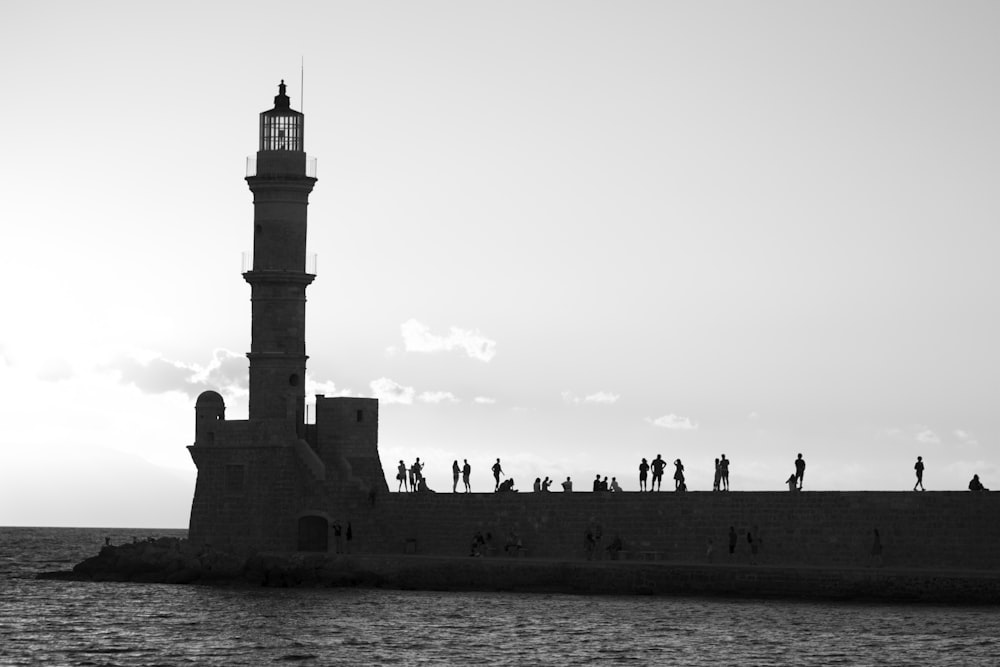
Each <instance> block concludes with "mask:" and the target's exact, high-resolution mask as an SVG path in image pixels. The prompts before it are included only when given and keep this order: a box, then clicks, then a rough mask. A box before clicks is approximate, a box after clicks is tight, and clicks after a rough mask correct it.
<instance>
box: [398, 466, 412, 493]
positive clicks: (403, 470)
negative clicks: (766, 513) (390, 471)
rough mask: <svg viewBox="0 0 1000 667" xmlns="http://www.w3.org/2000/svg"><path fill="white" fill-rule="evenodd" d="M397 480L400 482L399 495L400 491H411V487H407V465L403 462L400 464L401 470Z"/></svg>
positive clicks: (399, 469)
mask: <svg viewBox="0 0 1000 667" xmlns="http://www.w3.org/2000/svg"><path fill="white" fill-rule="evenodd" d="M396 479H398V480H399V488H397V489H396V492H397V493H398V492H399V491H409V490H410V489H409V487H408V486H406V464H405V463H403V462H402V461H400V462H399V468H398V472H397V473H396Z"/></svg>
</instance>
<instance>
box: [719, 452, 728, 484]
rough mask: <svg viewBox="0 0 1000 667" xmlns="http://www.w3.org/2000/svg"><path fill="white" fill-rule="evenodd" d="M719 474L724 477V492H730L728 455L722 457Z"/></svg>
mask: <svg viewBox="0 0 1000 667" xmlns="http://www.w3.org/2000/svg"><path fill="white" fill-rule="evenodd" d="M719 474H720V475H721V477H722V490H723V491H728V490H729V459H727V458H726V455H725V454H723V455H722V459H721V460H720V461H719Z"/></svg>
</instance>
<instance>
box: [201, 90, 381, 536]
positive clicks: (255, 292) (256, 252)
mask: <svg viewBox="0 0 1000 667" xmlns="http://www.w3.org/2000/svg"><path fill="white" fill-rule="evenodd" d="M259 119H260V120H259V132H258V146H257V153H256V155H255V156H254V157H251V158H249V159H248V160H247V175H246V182H247V185H248V186H249V187H250V191H251V192H252V193H253V210H254V214H253V259H252V262H251V263H250V264H249V265H246V264H245V265H244V272H243V278H244V280H246V281H247V283H249V285H250V301H251V318H252V319H251V323H250V352H249V353H247V357H248V358H249V360H250V401H249V410H248V415H247V416H248V418H247V419H245V420H230V419H227V418H226V404H225V399H224V397H223V396H222V394H220V393H219V392H216V391H213V390H209V391H205V392H202V394H201V395H200V396H199V397H198V399H197V401H196V403H195V439H194V443H193V444H192V445H190V446H189V447H188V451H190V453H191V459H192V460H193V461H194V464H195V466H196V467H197V468H198V478H197V482H196V484H195V490H194V498H193V499H192V501H191V522H190V524H189V529H188V539H189V540H190V541H191V543H192V544H195V545H197V546H198V547H211V548H213V549H217V550H221V551H226V552H229V553H233V554H242V555H246V554H252V553H255V552H259V551H263V550H266V551H285V552H287V551H327V550H329V548H330V539H331V535H330V529H329V527H330V526H331V525H333V524H334V523H335V522H341V523H342V522H344V521H347V522H353V524H352V525H353V526H354V528H355V530H359V529H364V530H365V531H366V533H368V534H369V535H370V536H374V535H375V534H376V532H377V531H378V530H379V529H378V528H377V526H378V525H379V524H378V521H377V517H376V516H375V514H373V513H372V512H371V509H372V508H373V507H375V506H376V504H377V499H378V498H379V497H384V495H385V494H388V492H389V488H388V485H387V484H386V481H385V476H384V470H383V468H382V462H381V460H380V458H379V454H378V400H377V399H374V398H362V397H357V396H329V397H327V396H321V395H317V396H316V397H315V415H316V417H315V420H314V421H313V423H310V424H307V423H306V420H305V402H306V393H305V376H306V361H307V359H308V357H307V356H306V337H305V331H306V288H307V287H308V286H309V285H310V284H311V283H312V281H313V279H314V278H315V277H316V276H315V275H314V272H311V271H310V270H309V266H308V265H307V255H306V218H307V215H306V210H307V208H308V206H309V194H310V193H311V192H312V189H313V186H314V185H315V184H316V171H315V166H314V165H315V163H314V162H313V161H312V160H310V158H308V157H307V156H306V153H305V141H304V138H305V133H304V130H305V118H304V117H303V115H302V113H301V112H298V111H295V110H294V109H292V108H291V103H290V100H289V99H288V95H287V93H286V90H285V82H284V81H282V82H281V84H280V85H279V86H278V94H277V96H275V98H274V108H272V109H269V110H267V111H264V112H262V113H261V114H260V116H259ZM368 544H370V545H374V541H369V542H368Z"/></svg>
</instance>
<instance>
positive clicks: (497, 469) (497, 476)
mask: <svg viewBox="0 0 1000 667" xmlns="http://www.w3.org/2000/svg"><path fill="white" fill-rule="evenodd" d="M502 474H503V468H501V467H500V459H497V462H496V463H494V464H493V479H494V480H495V481H496V484H495V485H494V486H493V490H494V491H496V490H497V489H499V488H500V475H502Z"/></svg>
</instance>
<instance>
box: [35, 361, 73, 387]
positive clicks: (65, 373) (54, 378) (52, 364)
mask: <svg viewBox="0 0 1000 667" xmlns="http://www.w3.org/2000/svg"><path fill="white" fill-rule="evenodd" d="M36 377H37V378H38V379H39V380H41V381H42V382H58V381H60V380H68V379H70V378H71V377H73V367H72V366H71V365H70V363H69V362H68V361H66V360H65V359H49V360H48V361H46V362H45V363H44V364H43V365H42V367H41V368H40V369H39V370H38V374H37V375H36Z"/></svg>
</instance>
